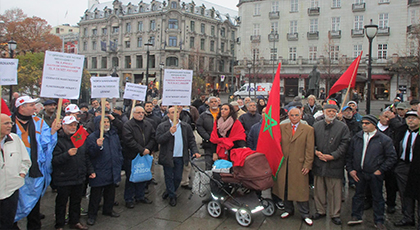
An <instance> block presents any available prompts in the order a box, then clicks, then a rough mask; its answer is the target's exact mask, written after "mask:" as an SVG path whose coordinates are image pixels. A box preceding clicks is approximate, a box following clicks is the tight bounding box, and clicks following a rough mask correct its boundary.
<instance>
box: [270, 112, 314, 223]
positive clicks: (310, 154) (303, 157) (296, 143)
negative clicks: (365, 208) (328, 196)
mask: <svg viewBox="0 0 420 230" xmlns="http://www.w3.org/2000/svg"><path fill="white" fill-rule="evenodd" d="M301 113H302V111H301V110H300V109H298V108H293V109H291V110H290V111H289V118H290V123H286V124H282V125H280V130H281V137H282V138H281V142H280V144H281V148H282V150H283V159H284V160H283V163H282V167H281V168H280V171H279V173H278V177H277V180H275V185H274V188H273V193H274V194H275V195H276V196H278V197H279V198H280V199H282V200H283V202H284V209H285V212H283V213H282V214H281V216H280V217H281V218H282V219H285V218H288V217H290V216H292V215H293V214H294V206H293V201H296V202H297V205H298V208H299V212H300V215H301V218H302V220H303V221H304V222H305V224H307V225H309V226H312V224H313V221H312V220H311V219H310V216H309V186H308V184H309V176H308V173H309V170H311V168H312V162H313V159H314V129H313V128H312V127H311V126H309V125H305V124H302V123H300V119H301V115H302V114H301Z"/></svg>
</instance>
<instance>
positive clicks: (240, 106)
mask: <svg viewBox="0 0 420 230" xmlns="http://www.w3.org/2000/svg"><path fill="white" fill-rule="evenodd" d="M236 102H238V105H239V109H240V110H242V111H243V112H244V113H246V112H247V111H246V106H245V104H244V101H243V100H242V99H238V100H236Z"/></svg>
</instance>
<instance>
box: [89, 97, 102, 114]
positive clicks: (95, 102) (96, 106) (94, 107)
mask: <svg viewBox="0 0 420 230" xmlns="http://www.w3.org/2000/svg"><path fill="white" fill-rule="evenodd" d="M91 106H92V108H91V109H90V110H89V113H91V114H93V115H95V112H96V111H97V110H98V109H99V108H100V107H99V102H98V100H96V99H92V102H91Z"/></svg>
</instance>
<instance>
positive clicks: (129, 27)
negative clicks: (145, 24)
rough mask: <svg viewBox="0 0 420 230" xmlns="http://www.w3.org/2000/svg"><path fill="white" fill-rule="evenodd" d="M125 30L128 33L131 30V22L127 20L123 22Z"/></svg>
mask: <svg viewBox="0 0 420 230" xmlns="http://www.w3.org/2000/svg"><path fill="white" fill-rule="evenodd" d="M125 32H126V33H130V32H131V22H127V23H126V24H125Z"/></svg>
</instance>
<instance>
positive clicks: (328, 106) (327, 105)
mask: <svg viewBox="0 0 420 230" xmlns="http://www.w3.org/2000/svg"><path fill="white" fill-rule="evenodd" d="M323 109H324V110H325V109H335V110H337V111H338V110H339V109H338V106H337V105H334V104H325V105H324V107H323Z"/></svg>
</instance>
